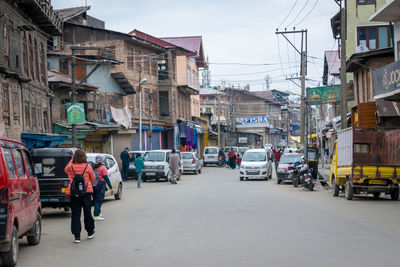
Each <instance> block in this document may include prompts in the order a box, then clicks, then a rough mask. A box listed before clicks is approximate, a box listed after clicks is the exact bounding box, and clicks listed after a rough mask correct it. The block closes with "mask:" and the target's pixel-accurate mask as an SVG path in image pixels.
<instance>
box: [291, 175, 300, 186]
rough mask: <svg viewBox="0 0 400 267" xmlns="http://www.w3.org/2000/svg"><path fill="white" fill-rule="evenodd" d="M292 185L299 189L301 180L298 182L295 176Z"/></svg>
mask: <svg viewBox="0 0 400 267" xmlns="http://www.w3.org/2000/svg"><path fill="white" fill-rule="evenodd" d="M292 184H293V186H294V187H298V186H299V180H298V177H297V176H293V179H292Z"/></svg>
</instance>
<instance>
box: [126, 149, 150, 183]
mask: <svg viewBox="0 0 400 267" xmlns="http://www.w3.org/2000/svg"><path fill="white" fill-rule="evenodd" d="M144 153H146V151H129V158H130V163H129V172H128V178H134V179H137V173H136V167H135V164H133V162H134V161H135V159H136V158H137V156H138V155H141V156H142V158H143V155H144Z"/></svg>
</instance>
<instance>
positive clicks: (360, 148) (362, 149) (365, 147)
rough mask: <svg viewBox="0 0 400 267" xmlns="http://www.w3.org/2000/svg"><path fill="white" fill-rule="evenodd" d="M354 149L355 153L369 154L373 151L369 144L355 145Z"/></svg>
mask: <svg viewBox="0 0 400 267" xmlns="http://www.w3.org/2000/svg"><path fill="white" fill-rule="evenodd" d="M353 149H354V153H369V152H370V151H371V147H370V146H369V144H354V145H353Z"/></svg>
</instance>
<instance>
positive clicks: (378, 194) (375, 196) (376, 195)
mask: <svg viewBox="0 0 400 267" xmlns="http://www.w3.org/2000/svg"><path fill="white" fill-rule="evenodd" d="M373 195H374V198H375V199H378V198H379V197H380V195H381V193H380V192H379V193H378V192H377V193H373Z"/></svg>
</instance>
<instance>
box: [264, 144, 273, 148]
mask: <svg viewBox="0 0 400 267" xmlns="http://www.w3.org/2000/svg"><path fill="white" fill-rule="evenodd" d="M264 148H265V149H272V148H274V146H273V145H272V144H265V145H264Z"/></svg>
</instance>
